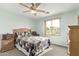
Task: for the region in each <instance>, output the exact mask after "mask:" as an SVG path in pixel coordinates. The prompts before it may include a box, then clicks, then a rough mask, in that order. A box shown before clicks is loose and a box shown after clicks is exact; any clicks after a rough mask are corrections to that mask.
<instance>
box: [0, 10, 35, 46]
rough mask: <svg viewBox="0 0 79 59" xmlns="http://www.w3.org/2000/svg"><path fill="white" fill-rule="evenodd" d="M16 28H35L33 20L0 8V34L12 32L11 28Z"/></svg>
mask: <svg viewBox="0 0 79 59" xmlns="http://www.w3.org/2000/svg"><path fill="white" fill-rule="evenodd" d="M16 28H30V29H32V30H35V25H34V20H33V19H29V18H28V17H25V16H23V15H19V14H15V13H11V12H8V11H5V10H1V9H0V34H5V33H12V30H13V29H16ZM0 38H1V37H0ZM0 47H1V39H0Z"/></svg>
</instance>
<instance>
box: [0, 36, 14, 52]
mask: <svg viewBox="0 0 79 59" xmlns="http://www.w3.org/2000/svg"><path fill="white" fill-rule="evenodd" d="M13 48H14V38H13V37H12V38H8V39H7V38H6V39H3V40H2V48H1V52H5V51H8V50H11V49H13Z"/></svg>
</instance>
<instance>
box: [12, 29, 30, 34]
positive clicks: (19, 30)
mask: <svg viewBox="0 0 79 59" xmlns="http://www.w3.org/2000/svg"><path fill="white" fill-rule="evenodd" d="M18 32H20V33H21V32H31V29H28V28H19V29H14V30H13V33H18Z"/></svg>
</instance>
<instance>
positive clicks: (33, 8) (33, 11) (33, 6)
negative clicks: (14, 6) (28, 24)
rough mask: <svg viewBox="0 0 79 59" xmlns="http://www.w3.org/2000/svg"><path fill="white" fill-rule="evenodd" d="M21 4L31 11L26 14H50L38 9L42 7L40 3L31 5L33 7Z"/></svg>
mask: <svg viewBox="0 0 79 59" xmlns="http://www.w3.org/2000/svg"><path fill="white" fill-rule="evenodd" d="M19 4H20V5H22V6H24V7H26V8H28V9H29V10H26V11H24V12H31V13H33V14H34V15H37V12H40V13H45V14H49V12H48V11H45V10H40V9H38V7H39V6H40V3H30V4H31V6H27V5H26V4H23V3H19Z"/></svg>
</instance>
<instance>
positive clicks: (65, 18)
mask: <svg viewBox="0 0 79 59" xmlns="http://www.w3.org/2000/svg"><path fill="white" fill-rule="evenodd" d="M55 16H60V17H61V20H60V23H61V24H60V25H61V35H60V36H50V37H49V38H50V40H51V43H53V44H58V45H62V46H67V39H68V35H67V33H68V26H69V25H77V24H78V22H77V10H76V11H70V12H66V13H62V14H57V15H55ZM52 17H53V15H52V16H49V17H45V18H41V19H38V20H37V22H36V26H37V32H38V33H39V34H40V35H42V36H44V22H43V21H44V20H47V19H51V18H52Z"/></svg>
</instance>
